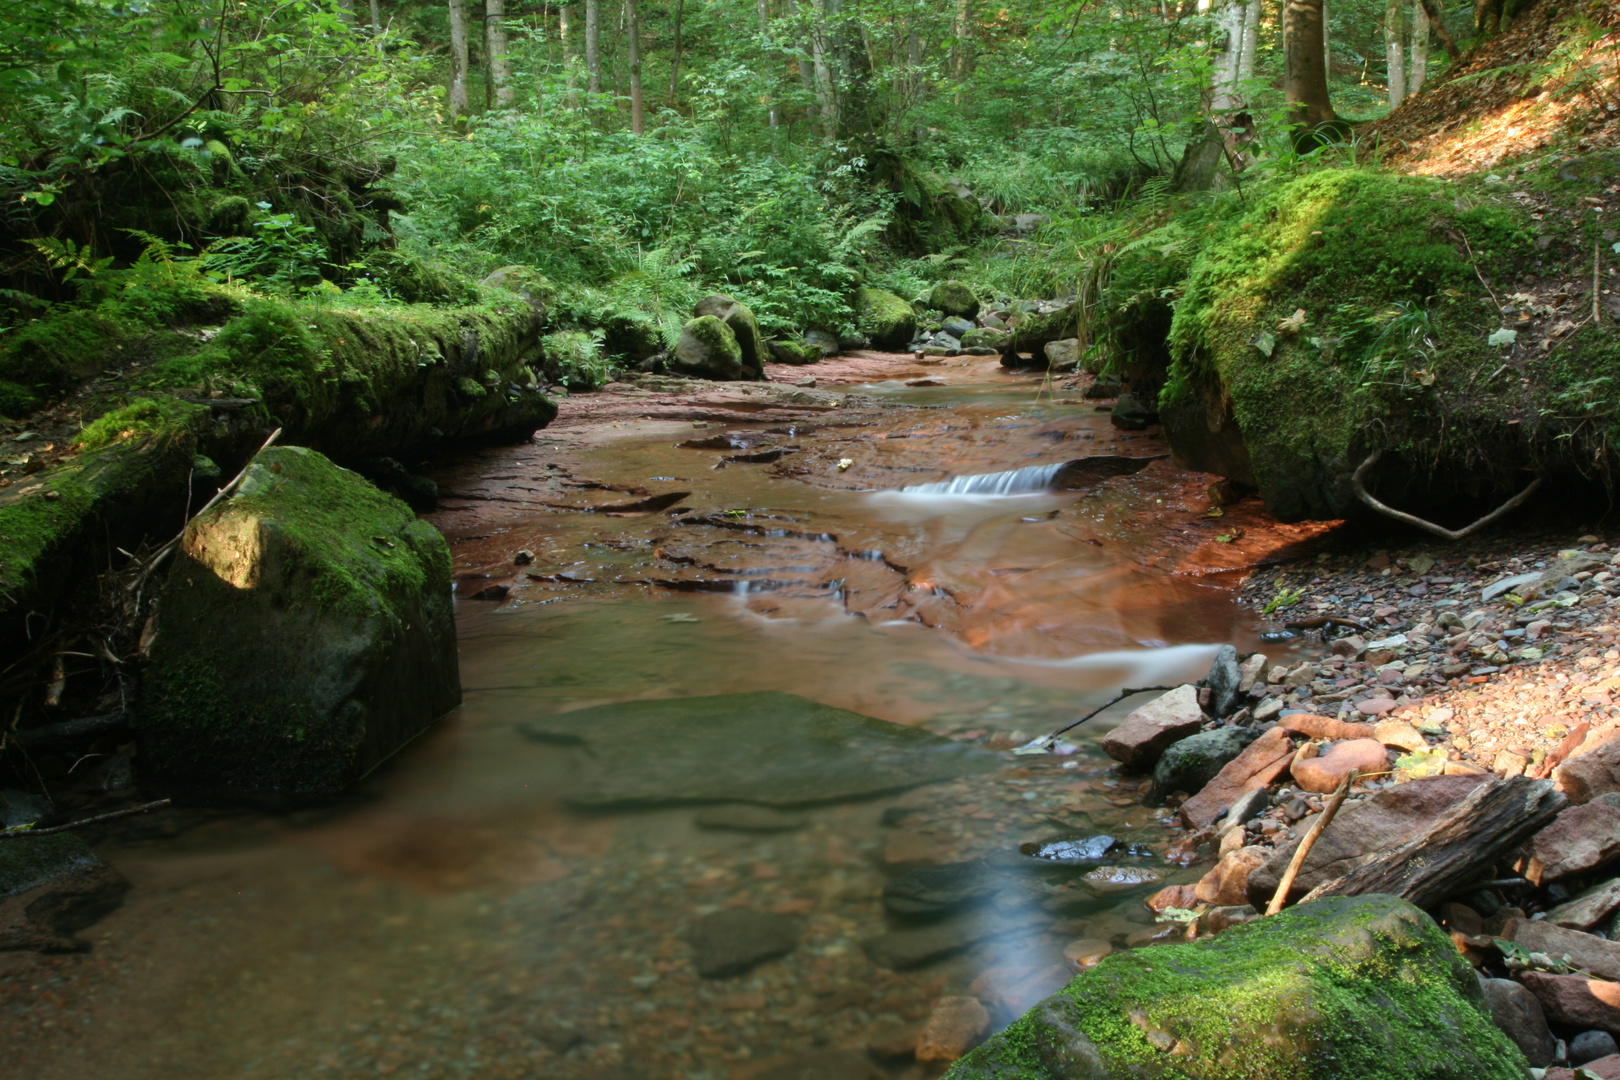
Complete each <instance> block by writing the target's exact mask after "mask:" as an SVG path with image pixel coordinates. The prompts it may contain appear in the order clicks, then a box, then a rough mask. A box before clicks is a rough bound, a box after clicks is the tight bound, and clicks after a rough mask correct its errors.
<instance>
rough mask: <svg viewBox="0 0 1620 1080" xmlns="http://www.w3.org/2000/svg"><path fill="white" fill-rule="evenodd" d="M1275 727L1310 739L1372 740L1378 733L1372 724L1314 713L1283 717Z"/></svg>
mask: <svg viewBox="0 0 1620 1080" xmlns="http://www.w3.org/2000/svg"><path fill="white" fill-rule="evenodd" d="M1277 726H1278V727H1283V728H1287V729H1288V730H1289V731H1292V732H1293V733H1294V734H1296V735H1305V736H1308V737H1309V738H1312V739H1372V738H1376V737H1377V731H1378V729H1377V728H1376V727H1374V726H1373V725H1372V724H1352V723H1348V722H1347V721H1344V720H1335V719H1333V718H1332V717H1330V716H1317V715H1316V714H1314V713H1295V714H1294V715H1292V716H1285V717H1283V718H1282V719H1281V720H1279V721H1277Z"/></svg>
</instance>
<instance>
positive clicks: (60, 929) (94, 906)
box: [0, 834, 129, 952]
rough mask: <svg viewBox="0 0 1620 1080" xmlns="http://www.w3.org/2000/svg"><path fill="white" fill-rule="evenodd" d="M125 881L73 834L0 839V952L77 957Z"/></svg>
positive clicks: (126, 887) (115, 903) (118, 900)
mask: <svg viewBox="0 0 1620 1080" xmlns="http://www.w3.org/2000/svg"><path fill="white" fill-rule="evenodd" d="M128 890H129V881H128V880H127V879H125V877H124V876H123V875H122V874H120V873H118V871H116V870H114V869H112V868H111V867H109V866H108V865H107V864H106V863H104V862H102V861H101V859H99V858H97V857H96V855H95V853H93V852H92V851H91V850H90V848H89V847H88V846H86V844H85V842H84V841H83V840H82V839H80V838H79V837H77V836H74V835H72V834H57V835H55V836H37V837H4V838H0V952H5V951H7V950H13V949H30V950H37V951H40V952H77V951H80V950H83V949H88V948H89V947H90V943H89V941H88V940H85V939H82V938H79V937H77V936H76V935H77V934H78V933H79V932H81V931H83V930H86V929H88V928H89V927H90V926H91V925H92V924H94V923H95V922H96V920H97V919H99V918H101V917H102V916H103V915H105V914H107V913H108V912H109V911H112V910H113V909H114V908H116V907H117V906H118V905H119V904H120V903H121V902H122V901H123V898H124V894H125V893H126V892H127V891H128Z"/></svg>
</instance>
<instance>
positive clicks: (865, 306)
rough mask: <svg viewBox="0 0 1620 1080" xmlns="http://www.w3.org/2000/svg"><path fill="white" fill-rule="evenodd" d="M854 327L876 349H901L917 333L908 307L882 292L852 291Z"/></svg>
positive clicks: (895, 297)
mask: <svg viewBox="0 0 1620 1080" xmlns="http://www.w3.org/2000/svg"><path fill="white" fill-rule="evenodd" d="M850 306H851V307H853V308H854V309H855V328H856V329H857V330H859V331H860V332H861V333H862V334H864V335H865V336H866V338H867V339H868V340H870V341H871V342H872V344H873V345H875V346H877V347H878V348H880V349H903V348H905V347H906V345H908V344H909V343H910V342H911V337H912V335H913V334H915V333H916V332H917V315H916V312H914V311H912V310H911V305H910V304H908V303H906V302H905V301H904V300H902V299H900V297H898V296H896V295H895V294H894V293H892V292H888V291H887V290H884V289H871V288H861V289H857V290H856V291H855V300H854V303H852V304H851V305H850Z"/></svg>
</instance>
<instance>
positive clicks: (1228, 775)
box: [1179, 726, 1294, 829]
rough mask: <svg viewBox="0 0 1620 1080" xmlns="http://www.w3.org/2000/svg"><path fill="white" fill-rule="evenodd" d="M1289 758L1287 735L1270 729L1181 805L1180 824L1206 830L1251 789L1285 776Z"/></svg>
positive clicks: (1290, 752)
mask: <svg viewBox="0 0 1620 1080" xmlns="http://www.w3.org/2000/svg"><path fill="white" fill-rule="evenodd" d="M1293 754H1294V744H1293V742H1292V741H1291V740H1290V739H1289V737H1288V731H1287V730H1286V729H1284V728H1282V727H1280V726H1279V727H1274V728H1272V729H1271V730H1270V731H1268V732H1266V733H1265V734H1264V735H1262V736H1260V737H1259V738H1258V739H1256V740H1254V742H1252V743H1250V744H1249V745H1248V747H1247V748H1246V749H1245V750H1244V751H1243V753H1241V754H1239V755H1238V756H1237V757H1235V758H1233V759H1232V760H1231V761H1228V762H1227V763H1226V765H1225V766H1223V767H1222V769H1221V771H1220V772H1218V773H1216V774H1215V779H1213V780H1211V781H1210V782H1209V783H1207V784H1205V785H1204V787H1203V790H1202V791H1200V792H1199V793H1198V794H1196V795H1194V796H1193V797H1192V798H1190V799H1188V800H1187V801H1186V802H1184V803H1182V804H1181V809H1180V811H1179V813H1180V815H1181V820H1182V823H1183V824H1185V825H1186V826H1187V827H1188V828H1189V829H1203V828H1207V827H1208V826H1210V825H1211V824H1213V823H1214V821H1215V819H1216V818H1217V817H1219V816H1220V813H1221V811H1222V810H1226V809H1229V808H1230V807H1231V806H1232V804H1233V803H1235V802H1237V801H1238V799H1239V797H1241V796H1242V795H1244V794H1245V793H1247V792H1250V791H1253V790H1254V789H1255V788H1262V787H1269V786H1270V785H1271V783H1272V782H1273V781H1275V780H1276V779H1277V778H1278V777H1280V776H1281V775H1282V774H1283V773H1285V772H1287V771H1288V762H1289V759H1290V758H1292V757H1293Z"/></svg>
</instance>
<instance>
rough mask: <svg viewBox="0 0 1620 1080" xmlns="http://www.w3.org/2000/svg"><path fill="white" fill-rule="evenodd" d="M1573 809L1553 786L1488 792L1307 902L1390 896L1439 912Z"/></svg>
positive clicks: (1505, 786) (1517, 779)
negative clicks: (1458, 889)
mask: <svg viewBox="0 0 1620 1080" xmlns="http://www.w3.org/2000/svg"><path fill="white" fill-rule="evenodd" d="M1568 804H1569V800H1568V799H1566V798H1565V797H1564V795H1563V794H1562V793H1561V792H1559V791H1558V790H1557V789H1556V788H1555V787H1554V786H1553V783H1552V781H1550V780H1532V779H1530V778H1529V777H1525V776H1514V777H1509V778H1508V779H1506V780H1495V781H1490V782H1487V783H1484V784H1481V785H1479V786H1478V787H1476V788H1475V789H1474V790H1473V791H1472V792H1470V793H1469V795H1468V797H1467V798H1465V799H1463V800H1462V801H1461V802H1459V803H1458V804H1457V805H1455V806H1453V807H1452V808H1451V809H1449V810H1447V811H1446V812H1445V813H1444V814H1442V815H1440V817H1439V818H1438V819H1437V820H1436V821H1435V823H1434V824H1433V825H1431V826H1429V828H1427V829H1425V830H1424V831H1423V832H1421V833H1418V834H1417V835H1416V836H1414V837H1412V838H1411V839H1410V840H1408V841H1406V842H1405V843H1404V844H1402V845H1400V846H1399V847H1397V848H1394V849H1393V850H1391V851H1386V852H1384V853H1383V854H1382V855H1378V856H1375V857H1374V858H1372V859H1369V860H1368V861H1367V862H1364V863H1362V864H1361V865H1360V866H1358V867H1356V868H1355V869H1354V870H1352V871H1350V873H1348V874H1346V875H1345V876H1344V877H1341V878H1338V879H1337V880H1334V881H1329V882H1325V883H1324V884H1322V885H1319V886H1317V887H1316V888H1315V889H1314V890H1312V891H1311V893H1310V895H1308V896H1306V897H1305V900H1302V901H1300V902H1301V903H1305V902H1307V901H1310V900H1315V899H1318V898H1320V897H1323V896H1353V895H1357V894H1361V893H1389V894H1391V895H1394V896H1399V897H1402V898H1403V899H1406V900H1410V901H1411V902H1412V903H1414V904H1416V905H1417V906H1418V907H1422V908H1426V907H1432V906H1433V905H1435V904H1438V903H1439V902H1440V901H1442V900H1444V899H1445V898H1446V897H1447V896H1449V895H1451V893H1452V891H1453V890H1454V887H1455V886H1457V885H1458V884H1460V883H1462V882H1463V881H1466V880H1467V879H1469V878H1471V877H1477V876H1478V875H1479V872H1480V870H1481V868H1483V867H1487V866H1490V865H1491V864H1492V863H1495V862H1497V861H1499V860H1500V859H1501V858H1502V856H1504V855H1505V854H1507V853H1508V852H1510V851H1512V850H1513V849H1514V848H1516V847H1518V846H1519V845H1520V844H1522V843H1524V842H1525V841H1526V840H1528V839H1529V838H1530V837H1531V836H1533V835H1535V834H1536V833H1537V832H1539V831H1540V830H1541V829H1542V828H1544V827H1545V826H1547V825H1548V824H1550V823H1551V822H1552V820H1553V818H1555V817H1557V816H1558V812H1559V811H1560V810H1562V809H1563V808H1564V807H1565V806H1567V805H1568Z"/></svg>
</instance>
